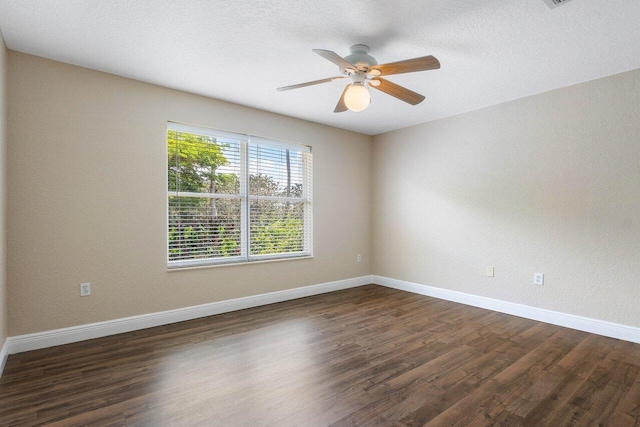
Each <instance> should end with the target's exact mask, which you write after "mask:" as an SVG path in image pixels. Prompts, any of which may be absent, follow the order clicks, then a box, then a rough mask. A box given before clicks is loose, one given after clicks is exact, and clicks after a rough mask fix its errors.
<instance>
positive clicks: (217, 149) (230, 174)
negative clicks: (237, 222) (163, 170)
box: [167, 130, 240, 194]
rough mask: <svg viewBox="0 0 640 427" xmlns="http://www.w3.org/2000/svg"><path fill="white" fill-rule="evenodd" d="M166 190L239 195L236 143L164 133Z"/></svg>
mask: <svg viewBox="0 0 640 427" xmlns="http://www.w3.org/2000/svg"><path fill="white" fill-rule="evenodd" d="M167 148H168V150H167V151H168V162H167V165H168V184H169V187H168V189H169V191H182V192H193V193H216V194H239V193H240V143H239V142H238V141H233V140H231V139H228V138H215V137H212V136H206V135H198V134H194V133H188V132H177V131H174V130H168V131H167Z"/></svg>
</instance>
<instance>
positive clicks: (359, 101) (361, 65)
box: [278, 44, 440, 113]
mask: <svg viewBox="0 0 640 427" xmlns="http://www.w3.org/2000/svg"><path fill="white" fill-rule="evenodd" d="M350 50H351V54H350V55H349V56H347V57H345V58H342V57H341V56H340V55H338V54H337V53H335V52H332V51H330V50H323V49H313V51H314V52H315V53H317V54H318V55H320V56H322V57H323V58H325V59H328V60H329V61H331V62H333V63H334V64H336V65H337V66H338V67H340V73H341V74H342V75H340V76H336V77H329V78H327V79H321V80H314V81H312V82H306V83H300V84H297V85H291V86H284V87H279V88H278V90H279V91H283V90H290V89H298V88H301V87H305V86H312V85H317V84H320V83H328V82H333V81H336V80H342V79H347V78H350V79H351V83H350V84H348V85H347V86H346V87H345V88H344V90H343V91H342V95H341V96H340V100H339V101H338V105H336V108H335V110H333V112H334V113H341V112H343V111H347V110H351V111H355V112H358V111H362V110H364V109H365V108H367V107H368V106H369V104H370V103H371V95H370V94H369V89H368V88H369V87H373V88H375V89H378V90H379V91H382V92H384V93H386V94H388V95H391V96H394V97H396V98H398V99H400V100H402V101H404V102H407V103H409V104H411V105H416V104H419V103H421V102H422V101H423V100H424V96H422V95H420V94H419V93H416V92H413V91H411V90H409V89H407V88H405V87H402V86H400V85H397V84H395V83H392V82H390V81H389V80H386V79H383V78H382V77H381V76H389V75H392V74H401V73H413V72H416V71H427V70H435V69H438V68H440V62H439V61H438V60H437V59H436V58H435V57H433V56H423V57H420V58H414V59H407V60H404V61H398V62H392V63H389V64H378V61H376V59H375V58H374V57H372V56H371V55H369V46H366V45H363V44H357V45H354V46H351V48H350Z"/></svg>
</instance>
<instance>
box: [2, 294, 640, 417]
mask: <svg viewBox="0 0 640 427" xmlns="http://www.w3.org/2000/svg"><path fill="white" fill-rule="evenodd" d="M0 425H3V426H6V425H20V426H23V425H60V426H74V425H76V426H88V425H100V426H107V425H109V426H353V425H355V426H369V425H383V426H386V425H395V426H419V425H428V426H444V425H446V426H494V425H495V426H554V427H558V426H615V427H618V426H640V345H638V344H632V343H629V342H625V341H620V340H615V339H611V338H605V337H601V336H597V335H592V334H587V333H584V332H579V331H574V330H571V329H565V328H561V327H557V326H552V325H548V324H544V323H540V322H535V321H532V320H527V319H522V318H518V317H514V316H509V315H505V314H501V313H496V312H492V311H488V310H483V309H479V308H473V307H468V306H464V305H460V304H455V303H451V302H446V301H441V300H437V299H433V298H429V297H424V296H420V295H415V294H410V293H406V292H401V291H396V290H393V289H387V288H383V287H379V286H375V285H369V286H364V287H360V288H354V289H349V290H344V291H339V292H333V293H330V294H324V295H318V296H314V297H309V298H303V299H299V300H295V301H288V302H284V303H279V304H273V305H269V306H264V307H258V308H253V309H248V310H243V311H238V312H234V313H227V314H222V315H218V316H213V317H208V318H204V319H198V320H192V321H188V322H182V323H178V324H173V325H168V326H162V327H157V328H153V329H147V330H144V331H137V332H131V333H127V334H121V335H116V336H111V337H106V338H100V339H95V340H91V341H85V342H81V343H75V344H68V345H64V346H59V347H54V348H49V349H43V350H37V351H32V352H27V353H21V354H16V355H12V356H10V357H9V359H8V361H7V365H6V367H5V371H4V375H3V377H2V379H1V380H0Z"/></svg>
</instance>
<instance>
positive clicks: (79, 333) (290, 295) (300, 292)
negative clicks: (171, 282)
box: [2, 276, 372, 354]
mask: <svg viewBox="0 0 640 427" xmlns="http://www.w3.org/2000/svg"><path fill="white" fill-rule="evenodd" d="M371 280H372V279H371V276H362V277H355V278H353V279H345V280H338V281H335V282H327V283H321V284H319V285H312V286H303V287H301V288H295V289H287V290H284V291H277V292H270V293H267V294H260V295H252V296H248V297H243V298H236V299H232V300H226V301H219V302H212V303H208V304H202V305H196V306H192V307H184V308H178V309H175V310H168V311H161V312H157V313H149V314H142V315H139V316H132V317H125V318H121V319H114V320H107V321H105V322H98V323H90V324H86V325H79V326H72V327H69V328H63V329H55V330H51V331H44V332H36V333H33V334H27V335H18V336H15V337H9V338H7V342H6V343H5V346H4V347H3V348H2V351H3V352H4V353H3V354H5V353H6V352H8V354H15V353H21V352H24V351H30V350H37V349H41V348H47V347H53V346H56V345H62V344H69V343H72V342H77V341H83V340H88V339H93V338H100V337H106V336H108V335H115V334H121V333H123V332H131V331H137V330H140V329H146V328H152V327H154V326H161V325H167V324H170V323H176V322H182V321H185V320H191V319H197V318H199V317H207V316H213V315H215V314H221V313H227V312H230V311H236V310H243V309H245V308H251V307H258V306H261V305H266V304H273V303H276V302H282V301H289V300H293V299H297V298H303V297H308V296H312V295H318V294H324V293H327V292H333V291H338V290H341V289H348V288H354V287H357V286H363V285H368V284H370V283H372V282H371ZM5 347H6V348H5Z"/></svg>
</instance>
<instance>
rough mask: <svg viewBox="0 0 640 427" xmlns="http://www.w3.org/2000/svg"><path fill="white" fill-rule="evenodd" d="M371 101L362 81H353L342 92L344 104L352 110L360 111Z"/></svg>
mask: <svg viewBox="0 0 640 427" xmlns="http://www.w3.org/2000/svg"><path fill="white" fill-rule="evenodd" d="M370 103H371V95H370V94H369V90H368V89H367V88H366V87H364V85H363V84H362V83H353V84H352V85H351V86H349V89H347V92H346V93H345V94H344V104H345V105H346V106H347V108H348V109H349V110H351V111H354V112H356V113H357V112H360V111H362V110H364V109H365V108H367V107H368V106H369V104H370Z"/></svg>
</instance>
